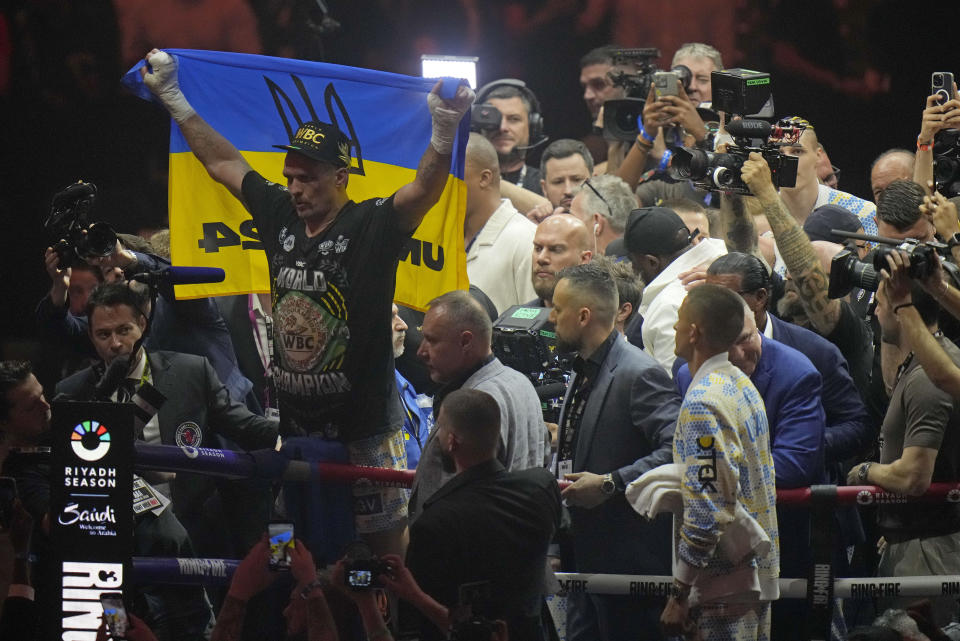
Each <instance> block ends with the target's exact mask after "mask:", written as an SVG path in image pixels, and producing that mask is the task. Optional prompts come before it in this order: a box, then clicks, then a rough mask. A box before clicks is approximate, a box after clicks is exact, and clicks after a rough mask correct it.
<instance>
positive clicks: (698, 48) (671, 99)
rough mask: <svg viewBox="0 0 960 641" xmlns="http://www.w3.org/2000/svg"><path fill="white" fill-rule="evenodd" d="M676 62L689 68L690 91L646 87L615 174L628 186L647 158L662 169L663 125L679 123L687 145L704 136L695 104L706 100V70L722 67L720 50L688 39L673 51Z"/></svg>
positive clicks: (664, 149)
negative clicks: (637, 125)
mask: <svg viewBox="0 0 960 641" xmlns="http://www.w3.org/2000/svg"><path fill="white" fill-rule="evenodd" d="M678 65H683V66H685V67H687V68H688V69H690V71H691V80H690V91H689V92H687V91H686V90H684V88H683V87H682V86H679V87H678V91H677V95H676V96H669V95H667V96H660V97H657V95H656V92H655V88H654V87H653V86H651V87H650V91H649V93H648V94H647V101H646V104H644V107H643V117H642V123H641V129H640V133H639V135H638V136H637V140H636V143H635V144H633V145H632V146H631V147H630V150H629V151H628V152H627V155H626V157H625V158H624V159H623V162H622V163H621V164H620V166H619V168H618V170H617V175H618V176H620V177H621V178H623V180H624V181H626V183H627V184H628V185H630V187H631V188H634V189H635V188H636V187H637V184H638V183H639V182H640V179H641V177H642V175H643V173H644V171H645V170H646V168H647V164H648V162H650V161H651V160H652V161H656V162H659V165H658V166H657V168H658V169H659V170H661V171H662V170H664V169H666V166H667V163H668V162H669V155H667V157H666V159H664V156H665V155H666V154H667V146H666V142H665V139H664V128H666V127H668V126H676V127H679V128H680V132H681V133H682V135H683V139H684V144H686V145H688V146H693V145H695V144H702V143H703V141H704V140H705V139H706V136H707V128H706V125H705V124H704V122H703V119H702V118H701V117H700V114H699V113H697V106H699V105H700V104H701V103H702V102H708V101H710V99H711V96H712V92H711V86H710V73H711V72H712V71H720V70H722V69H723V59H722V58H721V56H720V52H719V51H717V50H716V49H714V48H713V47H711V46H710V45H707V44H703V43H689V44H685V45H684V46H683V47H681V48H680V49H679V50H677V53H676V54H674V57H673V65H672V66H673V67H674V68H676V67H677V66H678ZM676 195H684V196H686V195H687V194H676Z"/></svg>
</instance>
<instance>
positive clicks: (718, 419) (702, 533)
mask: <svg viewBox="0 0 960 641" xmlns="http://www.w3.org/2000/svg"><path fill="white" fill-rule="evenodd" d="M744 313H745V311H744V302H743V299H741V298H740V297H739V296H737V295H736V294H735V293H734V292H732V291H730V290H726V289H724V288H721V287H717V286H713V285H703V286H700V287H697V288H695V289H693V290H691V291H690V294H689V295H687V297H686V299H685V300H684V302H683V305H682V306H681V307H680V312H679V319H678V320H677V324H676V327H675V329H676V353H677V356H682V357H684V358H686V359H687V360H688V362H689V363H690V370H691V371H693V372H695V374H694V375H693V381H692V383H691V385H690V387H689V388H688V390H687V393H686V396H685V397H684V399H683V405H682V406H681V408H680V418H679V419H678V421H677V431H676V434H675V436H674V441H673V459H674V463H675V464H677V465H679V466H681V469H682V472H681V486H682V496H683V519H682V525H681V527H680V529H679V532H680V537H679V539H678V541H677V554H676V556H677V563H676V566H675V568H674V591H673V595H672V596H671V598H670V600H669V601H668V602H667V606H666V608H665V609H664V611H663V614H662V616H661V623H662V625H663V627H664V632H665V633H666V634H668V635H671V634H673V635H677V634H684V635H696V633H697V631H699V637H698V638H700V639H702V641H747V640H750V641H755V640H756V641H759V640H762V641H767V640H769V639H770V600H772V599H776V598H777V597H778V596H779V590H778V586H777V579H778V577H779V574H780V563H779V540H778V539H779V537H778V534H777V515H776V509H775V508H776V488H775V477H774V469H773V457H772V455H771V453H770V443H769V436H770V435H769V427H768V425H767V418H766V412H765V410H764V405H763V399H761V397H760V394H759V392H757V389H756V388H755V387H754V386H753V383H751V382H750V379H749V377H747V376H746V374H744V373H743V372H741V371H740V370H739V369H737V367H735V366H734V365H733V364H731V363H730V361H729V360H728V358H727V351H728V350H729V349H730V347H731V346H732V345H733V342H734V340H735V339H736V338H737V336H738V335H739V333H740V330H741V329H742V327H743V318H744ZM739 506H742V508H743V510H740V509H739ZM744 511H745V512H746V514H743V512H744ZM738 512H739V513H740V516H739V517H738V516H737V515H738ZM735 519H744V520H746V521H748V522H750V525H751V526H752V527H753V531H754V532H755V540H754V541H751V542H750V543H749V544H747V545H743V544H742V542H741V541H735V542H731V541H722V540H721V539H722V537H723V535H724V531H725V529H726V528H727V527H728V526H729V525H730V524H731V523H732V522H733V521H734V520H735Z"/></svg>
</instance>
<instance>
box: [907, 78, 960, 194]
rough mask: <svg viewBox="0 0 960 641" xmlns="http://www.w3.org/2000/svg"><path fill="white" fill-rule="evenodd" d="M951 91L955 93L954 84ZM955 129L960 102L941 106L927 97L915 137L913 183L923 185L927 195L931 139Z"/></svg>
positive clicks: (959, 123) (959, 118)
mask: <svg viewBox="0 0 960 641" xmlns="http://www.w3.org/2000/svg"><path fill="white" fill-rule="evenodd" d="M953 90H954V92H956V91H957V85H956V83H954V85H953ZM955 127H960V100H956V99H954V100H950V101H948V102H945V103H944V104H942V105H941V104H940V101H939V99H938V97H937V95H936V94H934V95H932V96H927V107H926V109H924V110H923V117H922V118H921V120H920V135H919V136H917V157H916V163H915V164H914V167H913V182H915V183H917V184H920V185H923V186H924V187H925V188H927V191H928V193H929V191H930V188H929V187H928V184H929V183H931V182H933V138H934V136H936V135H937V132H939V131H941V130H943V129H950V128H955Z"/></svg>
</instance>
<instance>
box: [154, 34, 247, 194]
mask: <svg viewBox="0 0 960 641" xmlns="http://www.w3.org/2000/svg"><path fill="white" fill-rule="evenodd" d="M144 60H145V61H146V63H147V64H146V65H144V66H143V67H141V68H140V75H141V76H142V77H143V84H145V85H146V86H147V88H148V89H150V92H151V93H153V95H155V96H156V97H157V99H158V100H159V101H160V103H161V104H162V105H163V106H164V107H165V108H166V109H167V111H168V112H170V116H171V117H172V118H173V119H174V121H175V122H176V123H177V126H179V127H180V132H181V133H182V134H183V137H184V138H186V139H187V144H189V145H190V149H191V150H192V151H193V153H194V155H195V156H196V157H197V160H199V161H200V163H201V164H202V165H203V167H204V169H206V170H207V173H208V174H210V177H211V178H213V179H214V180H215V181H217V182H218V183H220V184H221V185H223V186H224V187H226V188H227V190H229V191H230V193H231V194H233V195H234V197H236V198H237V199H239V200H242V196H241V191H240V187H241V185H242V183H243V177H244V176H246V175H247V172H249V171H250V165H249V164H248V163H247V161H246V160H245V159H244V157H243V156H242V155H241V154H240V152H239V151H238V150H237V148H236V147H234V146H233V145H232V144H231V143H230V141H229V140H227V139H226V138H224V137H223V136H221V135H220V134H219V133H218V132H217V131H216V130H215V129H214V128H213V127H211V126H210V125H209V124H208V123H207V121H206V120H204V119H203V118H201V117H200V116H199V115H198V114H197V112H196V111H194V109H193V107H191V106H190V103H189V102H187V99H186V97H185V96H184V95H183V92H182V91H180V83H179V79H178V77H177V61H176V59H175V58H174V57H173V56H171V55H170V54H168V53H167V52H165V51H160V50H158V49H153V50H152V51H150V53H148V54H147V55H146V56H145V57H144Z"/></svg>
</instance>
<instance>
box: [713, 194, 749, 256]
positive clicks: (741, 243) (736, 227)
mask: <svg viewBox="0 0 960 641" xmlns="http://www.w3.org/2000/svg"><path fill="white" fill-rule="evenodd" d="M720 220H721V221H722V225H723V229H725V230H726V235H725V237H724V241H725V242H726V243H727V250H728V251H732V252H743V253H745V254H757V251H758V250H757V227H756V225H754V224H753V216H752V215H750V212H749V211H747V207H746V203H745V202H744V199H743V196H739V195H728V194H724V195H723V196H722V197H721V199H720Z"/></svg>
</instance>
